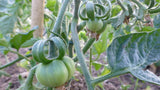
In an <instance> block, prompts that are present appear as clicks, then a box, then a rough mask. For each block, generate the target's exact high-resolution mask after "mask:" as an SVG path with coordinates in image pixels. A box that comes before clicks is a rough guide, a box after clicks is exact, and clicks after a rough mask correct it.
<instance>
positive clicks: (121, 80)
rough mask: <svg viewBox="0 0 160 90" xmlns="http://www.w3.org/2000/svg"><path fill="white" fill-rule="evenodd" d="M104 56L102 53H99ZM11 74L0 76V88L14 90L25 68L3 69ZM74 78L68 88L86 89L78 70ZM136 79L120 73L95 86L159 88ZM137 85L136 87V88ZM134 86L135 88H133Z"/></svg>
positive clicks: (1, 61)
mask: <svg viewBox="0 0 160 90" xmlns="http://www.w3.org/2000/svg"><path fill="white" fill-rule="evenodd" d="M26 51H27V50H25V49H22V50H20V53H22V54H24V53H25V52H26ZM7 56H8V62H9V61H12V60H14V59H16V58H17V56H16V55H15V54H12V53H9V54H8V55H7ZM101 57H104V55H101ZM5 63H7V62H6V60H5V56H4V55H2V54H0V64H1V65H4V64H5ZM3 70H4V71H6V72H7V73H9V74H10V75H11V76H10V77H6V76H1V77H0V90H16V89H17V88H18V87H19V86H20V83H19V80H18V76H19V75H24V77H25V78H26V77H27V70H25V69H24V68H21V67H18V66H17V64H14V65H12V66H10V67H7V68H5V69H3ZM96 74H97V72H96V71H95V70H94V69H93V76H94V75H96ZM156 74H157V75H160V69H159V68H157V70H156ZM74 78H75V79H74V80H72V81H71V83H70V87H69V90H87V87H86V83H85V80H84V77H83V75H82V74H80V73H79V72H77V71H76V72H75V74H74ZM136 81H137V79H136V78H135V77H133V76H132V75H131V74H125V75H121V76H120V77H115V78H112V79H109V80H106V81H104V82H103V83H102V85H103V88H104V89H102V88H101V87H100V86H97V88H96V89H97V90H160V86H158V85H154V84H151V83H148V82H143V81H140V80H139V82H138V83H137V85H135V84H136ZM125 86H129V88H128V89H122V87H125ZM136 87H137V88H136ZM135 88H136V89H135Z"/></svg>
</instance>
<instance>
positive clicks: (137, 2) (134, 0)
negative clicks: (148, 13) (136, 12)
mask: <svg viewBox="0 0 160 90" xmlns="http://www.w3.org/2000/svg"><path fill="white" fill-rule="evenodd" d="M131 1H132V2H134V3H136V4H137V5H138V7H139V8H143V9H144V10H146V7H145V6H143V5H142V4H141V3H140V2H139V1H137V0H131Z"/></svg>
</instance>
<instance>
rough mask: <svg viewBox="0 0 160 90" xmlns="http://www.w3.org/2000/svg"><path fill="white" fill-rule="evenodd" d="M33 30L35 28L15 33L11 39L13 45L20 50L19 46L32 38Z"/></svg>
mask: <svg viewBox="0 0 160 90" xmlns="http://www.w3.org/2000/svg"><path fill="white" fill-rule="evenodd" d="M33 32H34V30H31V31H29V32H28V33H23V34H22V33H19V34H17V35H15V36H14V37H13V38H12V39H11V40H10V43H11V46H12V47H13V48H15V49H17V50H19V48H20V47H21V45H22V44H23V43H24V42H26V41H28V40H30V39H31V38H32V37H33Z"/></svg>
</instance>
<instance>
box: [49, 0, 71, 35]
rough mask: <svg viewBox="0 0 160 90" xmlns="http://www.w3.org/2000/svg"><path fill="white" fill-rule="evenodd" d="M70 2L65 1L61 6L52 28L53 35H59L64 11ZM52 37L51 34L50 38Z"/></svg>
mask: <svg viewBox="0 0 160 90" xmlns="http://www.w3.org/2000/svg"><path fill="white" fill-rule="evenodd" d="M69 1H70V0H65V1H64V2H63V4H62V7H61V9H60V12H59V14H58V17H57V19H56V22H55V24H54V27H53V30H52V32H54V33H60V27H61V24H62V20H63V17H64V14H65V11H66V8H67V6H68V3H69ZM52 36H54V35H53V34H51V37H52Z"/></svg>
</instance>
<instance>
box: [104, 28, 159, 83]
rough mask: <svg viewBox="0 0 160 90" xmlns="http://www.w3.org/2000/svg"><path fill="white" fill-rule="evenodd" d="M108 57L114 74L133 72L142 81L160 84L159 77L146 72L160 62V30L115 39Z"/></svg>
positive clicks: (109, 49)
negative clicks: (151, 65)
mask: <svg viewBox="0 0 160 90" xmlns="http://www.w3.org/2000/svg"><path fill="white" fill-rule="evenodd" d="M107 57H108V63H109V65H110V67H111V72H112V73H115V72H124V73H126V72H131V73H132V74H133V75H134V76H135V77H137V78H139V79H140V80H144V81H148V82H152V83H155V84H160V78H159V77H158V76H156V75H154V74H153V73H151V72H149V71H147V70H144V68H146V67H147V66H148V65H150V64H152V63H154V62H157V61H158V60H160V29H158V30H155V31H152V32H150V33H134V34H129V35H125V36H121V37H117V38H115V39H114V40H113V42H112V43H111V45H110V46H109V47H108V49H107ZM121 74H122V73H121Z"/></svg>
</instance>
